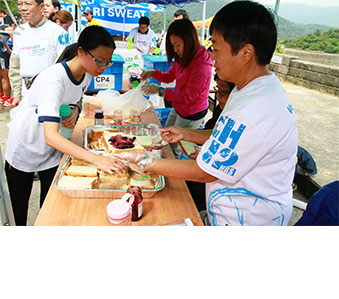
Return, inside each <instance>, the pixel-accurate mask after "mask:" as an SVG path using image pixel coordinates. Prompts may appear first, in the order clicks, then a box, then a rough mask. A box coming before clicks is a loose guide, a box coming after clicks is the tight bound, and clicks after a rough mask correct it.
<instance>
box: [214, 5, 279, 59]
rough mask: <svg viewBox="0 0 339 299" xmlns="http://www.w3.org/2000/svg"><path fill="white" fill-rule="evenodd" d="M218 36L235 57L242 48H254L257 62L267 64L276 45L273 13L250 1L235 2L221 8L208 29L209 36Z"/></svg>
mask: <svg viewBox="0 0 339 299" xmlns="http://www.w3.org/2000/svg"><path fill="white" fill-rule="evenodd" d="M213 32H217V33H220V34H221V35H222V36H223V38H224V40H225V41H226V42H228V43H229V44H230V46H231V48H232V54H233V55H236V54H237V53H238V52H239V50H240V49H241V47H242V46H244V45H245V44H247V43H249V44H251V45H253V47H254V50H255V54H256V58H257V62H258V64H260V65H267V64H269V63H270V60H271V58H272V56H273V53H274V50H275V46H276V43H277V28H276V26H275V23H274V14H273V13H272V11H270V10H269V9H267V8H266V7H265V6H263V5H261V4H259V3H257V2H252V1H234V2H231V3H229V4H227V5H225V6H224V7H223V8H222V9H220V10H219V11H218V12H217V14H216V15H215V17H214V18H213V21H212V23H211V26H210V34H211V35H212V33H213Z"/></svg>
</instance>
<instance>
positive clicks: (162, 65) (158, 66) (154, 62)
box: [142, 54, 172, 85]
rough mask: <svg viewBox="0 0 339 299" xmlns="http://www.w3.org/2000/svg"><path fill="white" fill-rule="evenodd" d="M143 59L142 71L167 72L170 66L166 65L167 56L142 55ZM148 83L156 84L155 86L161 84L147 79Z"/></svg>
mask: <svg viewBox="0 0 339 299" xmlns="http://www.w3.org/2000/svg"><path fill="white" fill-rule="evenodd" d="M142 57H143V59H144V69H145V70H152V69H155V70H159V71H162V72H167V71H168V70H169V69H170V67H171V66H172V63H171V65H167V55H151V54H144V55H142ZM148 81H149V83H156V84H159V85H160V84H161V83H160V82H159V81H157V80H155V79H153V78H149V79H148Z"/></svg>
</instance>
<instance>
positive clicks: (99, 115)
mask: <svg viewBox="0 0 339 299" xmlns="http://www.w3.org/2000/svg"><path fill="white" fill-rule="evenodd" d="M94 125H95V126H97V125H104V111H103V110H100V109H98V110H95V115H94Z"/></svg>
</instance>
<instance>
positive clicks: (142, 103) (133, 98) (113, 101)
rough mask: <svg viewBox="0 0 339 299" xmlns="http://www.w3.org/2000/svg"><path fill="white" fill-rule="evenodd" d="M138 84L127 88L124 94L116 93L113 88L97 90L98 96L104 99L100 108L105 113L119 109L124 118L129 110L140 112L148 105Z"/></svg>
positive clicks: (109, 113) (110, 113) (111, 112)
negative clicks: (132, 87)
mask: <svg viewBox="0 0 339 299" xmlns="http://www.w3.org/2000/svg"><path fill="white" fill-rule="evenodd" d="M141 85H142V84H140V85H139V86H138V87H137V88H135V89H132V90H129V91H127V92H125V93H124V94H120V93H116V91H115V90H105V91H104V92H99V93H98V96H100V97H102V98H103V99H104V102H103V105H102V108H103V110H104V114H105V115H113V113H114V110H120V111H121V112H122V114H123V117H124V118H128V117H129V115H130V111H131V110H135V112H138V113H141V112H143V111H145V110H146V109H147V108H149V107H150V104H149V103H148V102H147V100H146V98H145V97H144V95H143V94H142V92H141Z"/></svg>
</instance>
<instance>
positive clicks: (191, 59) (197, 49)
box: [140, 19, 213, 129]
mask: <svg viewBox="0 0 339 299" xmlns="http://www.w3.org/2000/svg"><path fill="white" fill-rule="evenodd" d="M166 52H167V60H168V65H169V64H170V63H171V62H172V60H173V58H174V62H173V65H172V67H171V68H170V69H169V70H168V71H167V72H161V71H159V70H145V71H143V72H142V73H141V75H140V77H141V79H142V80H146V79H148V78H150V77H152V78H154V79H155V80H157V81H160V82H164V83H170V82H173V81H174V80H176V85H175V88H174V89H170V88H163V87H160V86H159V85H156V84H146V85H145V86H144V87H143V91H144V93H145V94H154V93H158V94H159V95H160V96H164V97H165V99H166V100H167V101H170V102H172V105H173V107H174V109H172V111H171V113H170V115H169V117H168V119H167V122H166V125H165V127H168V126H173V125H175V126H179V127H182V128H192V129H197V128H199V127H200V125H201V123H202V122H203V120H204V117H205V115H206V114H207V110H208V94H209V89H210V83H211V77H212V66H213V61H212V60H211V58H210V52H209V51H207V50H206V49H205V48H204V47H203V46H201V45H200V43H199V38H198V34H197V31H196V29H195V27H194V25H193V24H192V22H191V21H190V20H188V19H181V20H176V21H174V22H173V23H171V25H170V26H169V28H168V31H167V36H166Z"/></svg>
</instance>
